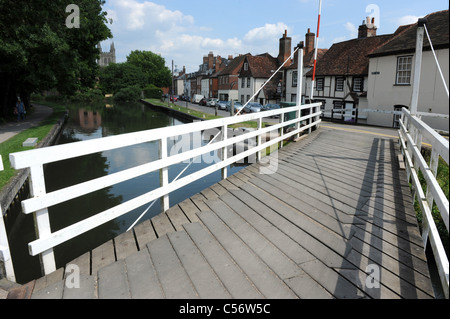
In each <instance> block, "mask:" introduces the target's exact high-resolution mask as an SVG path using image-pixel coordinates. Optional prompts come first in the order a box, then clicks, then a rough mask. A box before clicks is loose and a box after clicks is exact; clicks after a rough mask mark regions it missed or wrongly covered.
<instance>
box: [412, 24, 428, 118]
mask: <svg viewBox="0 0 450 319" xmlns="http://www.w3.org/2000/svg"><path fill="white" fill-rule="evenodd" d="M426 23H427V19H419V21H418V23H417V37H416V56H415V61H414V80H413V88H412V89H413V92H412V97H411V115H416V114H417V105H418V102H419V87H420V72H421V69H422V50H423V35H424V31H425V29H424V24H426Z"/></svg>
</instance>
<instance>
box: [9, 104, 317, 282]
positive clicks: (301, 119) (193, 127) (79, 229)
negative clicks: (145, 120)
mask: <svg viewBox="0 0 450 319" xmlns="http://www.w3.org/2000/svg"><path fill="white" fill-rule="evenodd" d="M302 111H303V112H304V113H308V115H305V116H300V115H301V114H302ZM290 112H296V113H295V114H296V117H295V118H294V119H291V120H289V121H284V118H285V116H284V114H286V113H290ZM274 115H280V123H279V124H275V125H272V126H270V127H266V128H262V120H263V118H264V117H269V116H274ZM320 115H321V112H320V104H319V103H315V104H308V105H300V106H294V107H289V108H283V109H279V110H273V111H266V112H259V113H251V114H246V115H241V116H235V117H227V118H221V119H215V120H209V121H203V122H195V123H190V124H184V125H178V126H176V127H165V128H159V129H153V130H148V131H142V132H136V133H129V134H123V135H117V136H110V137H105V138H101V139H95V140H88V141H81V142H75V143H70V144H64V145H57V146H52V147H48V148H40V149H35V150H30V151H24V152H20V153H14V154H10V161H11V165H12V167H13V168H15V169H23V168H27V167H29V168H30V193H31V198H29V199H27V200H24V201H22V210H23V212H24V213H25V214H31V213H34V214H35V223H36V229H37V234H38V235H37V237H38V239H37V240H35V241H33V242H31V243H29V245H28V248H29V252H30V254H31V255H33V256H35V255H38V254H40V256H41V262H42V265H43V268H44V273H45V274H48V273H51V272H53V271H55V270H56V265H55V259H54V254H53V248H54V247H55V246H57V245H60V244H61V243H63V242H66V241H68V240H70V239H72V238H74V237H76V236H79V235H81V234H83V233H85V232H87V231H89V230H91V229H93V228H95V227H97V226H99V225H102V224H104V223H106V222H108V221H110V220H113V219H115V218H117V217H120V216H122V215H124V214H126V213H128V212H130V211H132V210H133V209H136V208H139V207H141V206H143V205H146V204H147V203H149V202H151V201H153V200H156V199H158V198H159V199H161V203H162V208H163V210H167V209H168V208H169V207H168V205H169V200H168V199H169V198H168V196H169V194H170V193H171V192H173V191H174V190H176V189H179V188H181V187H183V186H185V185H188V184H189V183H191V182H193V181H195V180H198V179H200V178H202V177H204V176H206V175H209V174H211V173H212V172H215V171H217V170H220V169H222V176H223V177H224V178H226V175H227V173H226V168H227V166H229V165H231V164H233V163H235V162H237V161H239V160H242V159H244V158H246V157H249V156H250V155H253V154H256V156H257V159H260V152H261V151H262V150H264V149H266V148H267V147H270V146H271V145H274V144H276V143H280V142H282V141H283V140H284V139H286V138H289V137H292V136H296V135H298V134H299V133H300V132H302V131H305V130H311V128H313V127H317V126H318V125H319V123H320V122H321V120H320ZM250 120H256V121H257V122H258V129H257V130H255V131H250V132H248V133H245V134H243V135H239V136H235V137H227V128H228V126H230V125H232V124H237V123H241V122H245V121H250ZM292 125H293V126H294V130H292V131H288V132H286V133H285V131H286V130H285V129H284V128H285V127H287V126H292ZM214 128H219V129H220V130H221V131H222V133H225V134H222V136H221V139H220V140H219V141H217V142H215V143H211V144H208V145H206V146H202V147H199V148H196V149H193V150H189V151H185V152H182V153H177V154H175V155H172V156H170V154H168V152H167V139H169V138H173V137H177V136H180V135H184V134H190V133H196V132H201V131H204V130H209V129H214ZM273 130H277V131H280V132H281V134H280V135H279V136H278V137H276V138H274V139H271V140H269V141H267V142H264V143H263V142H262V139H261V136H263V135H265V134H267V133H270V132H271V131H273ZM254 138H256V141H257V142H256V146H255V147H253V148H251V149H249V150H246V151H244V152H242V153H239V154H236V155H234V156H231V157H229V158H228V157H227V149H228V148H229V147H230V146H233V145H234V144H237V143H240V142H243V141H245V140H248V139H254ZM151 141H159V145H160V157H159V159H158V160H156V161H153V162H149V163H146V164H143V165H140V166H136V167H133V168H130V169H126V170H123V171H120V172H117V173H114V174H111V175H108V176H104V177H100V178H97V179H93V180H90V181H87V182H83V183H80V184H77V185H73V186H69V187H66V188H63V189H59V190H56V191H53V192H51V193H47V192H46V189H45V177H44V170H43V167H44V165H45V164H47V163H52V162H57V161H61V160H66V159H69V158H74V157H79V156H84V155H88V154H92V153H99V152H104V151H108V150H113V149H119V148H122V147H126V146H131V145H136V144H141V143H147V142H151ZM215 150H221V151H222V152H221V154H222V158H221V160H220V161H218V162H217V163H213V164H211V165H210V166H208V167H206V168H203V169H201V170H199V171H197V172H195V173H192V174H190V175H188V176H186V177H183V178H180V179H178V180H176V181H173V182H171V183H169V181H168V176H167V170H168V167H170V166H171V165H173V164H176V163H180V162H183V161H187V160H189V159H193V158H195V157H197V156H201V155H202V154H206V153H209V152H213V151H215ZM154 171H160V187H159V188H157V189H154V190H151V191H149V192H147V193H146V194H143V195H141V196H138V197H136V198H133V199H131V200H129V201H127V202H124V203H122V204H119V205H117V206H115V207H113V208H110V209H108V210H105V211H103V212H101V213H98V214H96V215H94V216H92V217H89V218H87V219H85V220H82V221H80V222H77V223H75V224H73V225H70V226H68V227H65V228H63V229H61V230H58V231H56V232H52V231H51V227H50V219H49V216H48V207H51V206H53V205H56V204H59V203H62V202H65V201H68V200H70V199H73V198H76V197H80V196H83V195H85V194H88V193H91V192H94V191H97V190H100V189H103V188H105V187H109V186H112V185H115V184H118V183H121V182H123V181H126V180H130V179H133V178H135V177H138V176H141V175H144V174H148V173H150V172H154Z"/></svg>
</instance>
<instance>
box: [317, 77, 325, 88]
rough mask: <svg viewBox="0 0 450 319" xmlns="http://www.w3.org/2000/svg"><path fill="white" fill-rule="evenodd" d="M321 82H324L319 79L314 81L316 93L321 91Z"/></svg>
mask: <svg viewBox="0 0 450 319" xmlns="http://www.w3.org/2000/svg"><path fill="white" fill-rule="evenodd" d="M323 82H324V79H323V78H319V79H317V80H316V90H317V91H323Z"/></svg>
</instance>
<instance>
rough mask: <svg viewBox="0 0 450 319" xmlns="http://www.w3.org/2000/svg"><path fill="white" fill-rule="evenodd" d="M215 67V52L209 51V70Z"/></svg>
mask: <svg viewBox="0 0 450 319" xmlns="http://www.w3.org/2000/svg"><path fill="white" fill-rule="evenodd" d="M213 67H214V54H213V53H212V52H209V54H208V70H211V69H212V68H213Z"/></svg>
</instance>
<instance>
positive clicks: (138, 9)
mask: <svg viewBox="0 0 450 319" xmlns="http://www.w3.org/2000/svg"><path fill="white" fill-rule="evenodd" d="M319 2H320V1H319V0H272V1H269V0H226V1H211V0H208V1H207V0H189V1H188V0H164V1H162V0H106V3H105V5H104V6H103V10H104V11H106V12H107V13H108V15H107V18H108V19H109V20H112V24H110V23H108V27H109V28H110V30H111V31H112V34H113V38H112V39H108V40H106V41H103V42H102V43H101V46H102V49H103V51H109V48H110V44H111V43H112V42H114V46H115V48H116V58H117V59H116V62H117V63H121V62H126V58H127V56H128V55H129V54H130V52H131V51H133V50H141V51H152V52H154V53H157V54H160V55H161V56H162V57H163V58H164V59H165V61H166V65H167V66H168V67H169V68H171V67H172V60H173V63H174V65H175V68H178V69H182V68H183V66H185V67H186V71H187V72H188V73H190V72H196V71H198V68H199V65H200V64H202V62H203V56H206V55H208V53H209V52H213V53H214V55H215V56H216V55H220V56H222V57H228V56H229V55H233V56H237V55H239V54H246V53H251V54H253V55H256V54H262V53H266V52H268V53H269V54H271V55H272V56H274V57H276V56H277V55H278V50H279V39H280V38H281V37H282V35H283V34H284V31H285V30H287V33H288V36H290V37H291V38H292V47H293V49H294V47H295V45H296V44H298V43H299V42H300V41H304V39H305V33H306V32H307V30H308V28H310V29H311V32H314V33H316V32H317V21H318V14H319ZM448 7H449V4H448V1H447V0H445V1H444V0H427V1H423V0H395V1H394V0H369V1H365V0H322V10H321V22H320V32H319V48H324V49H327V48H330V47H331V45H332V44H333V43H336V42H341V41H345V40H350V39H353V38H356V37H357V35H358V26H359V25H361V24H362V21H363V20H365V18H366V17H367V16H371V17H375V24H376V26H377V27H378V30H377V34H378V35H381V34H390V33H393V32H395V30H396V29H397V28H398V27H399V26H400V25H405V24H410V23H415V22H417V19H418V18H420V17H423V16H425V15H427V14H429V13H432V12H436V11H440V10H446V9H448Z"/></svg>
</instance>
